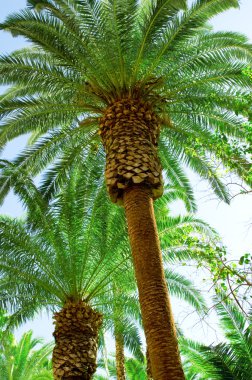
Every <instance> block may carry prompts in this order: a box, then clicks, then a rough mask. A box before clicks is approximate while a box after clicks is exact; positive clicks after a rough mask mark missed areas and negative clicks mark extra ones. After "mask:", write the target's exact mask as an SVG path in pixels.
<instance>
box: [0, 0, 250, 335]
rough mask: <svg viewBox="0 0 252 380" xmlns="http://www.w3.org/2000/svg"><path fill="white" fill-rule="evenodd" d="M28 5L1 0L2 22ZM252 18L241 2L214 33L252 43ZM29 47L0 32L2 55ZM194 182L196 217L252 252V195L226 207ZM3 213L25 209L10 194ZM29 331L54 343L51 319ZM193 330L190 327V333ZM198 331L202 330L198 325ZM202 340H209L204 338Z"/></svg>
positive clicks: (16, 147)
mask: <svg viewBox="0 0 252 380" xmlns="http://www.w3.org/2000/svg"><path fill="white" fill-rule="evenodd" d="M25 4H26V1H25V0H8V1H7V0H0V22H1V21H3V20H4V19H5V17H6V15H8V14H10V13H11V12H13V11H17V10H19V9H22V8H23V7H24V6H25ZM251 15H252V0H243V1H241V2H240V10H237V9H236V10H229V11H227V12H225V13H223V14H221V15H219V16H218V17H216V18H215V19H213V21H212V25H213V26H214V29H215V30H232V31H237V32H241V33H243V34H246V35H247V36H248V37H249V39H250V41H251V42H252V27H251ZM26 45H27V42H26V41H25V40H24V39H22V38H19V37H18V38H13V37H12V36H11V35H10V34H9V33H6V32H2V31H0V53H1V54H2V53H8V52H10V51H12V50H16V49H20V48H22V47H24V46H26ZM0 90H1V88H0ZM25 143H26V138H23V137H22V138H18V139H16V140H15V141H14V142H13V143H11V144H9V145H8V146H7V148H6V149H5V150H4V152H3V154H2V157H1V158H5V159H11V158H13V157H14V156H15V155H16V154H17V152H18V151H20V150H21V149H22V148H23V147H24V146H25ZM191 181H192V183H193V188H194V191H195V195H196V199H197V203H198V213H197V216H198V217H200V218H202V219H203V220H205V221H206V222H208V223H209V224H210V225H211V226H213V227H214V228H216V230H217V231H218V232H219V234H220V236H221V237H222V239H223V242H224V244H225V245H226V246H227V247H228V249H229V252H230V255H232V257H239V256H241V255H242V254H244V253H245V252H251V247H252V195H250V196H249V195H238V196H236V197H235V198H234V199H233V200H232V202H231V205H226V204H224V203H223V202H219V201H217V200H216V199H215V198H214V197H213V194H212V193H211V192H210V191H209V190H208V187H207V186H206V184H205V183H204V182H202V181H200V180H199V179H198V178H197V177H196V176H194V175H191ZM233 191H234V193H236V192H238V191H239V190H238V187H237V191H236V188H235V186H233ZM0 212H1V213H2V214H8V215H11V216H19V215H21V214H22V206H21V204H20V203H18V202H17V199H15V197H14V196H13V194H10V196H8V198H7V200H6V202H5V203H4V205H3V206H2V207H1V208H0ZM173 212H174V213H176V210H175V209H174V210H173ZM193 275H195V274H192V276H193ZM176 302H177V301H176V300H175V303H174V305H173V307H174V310H175V316H176V317H177V319H178V320H180V321H181V320H182V319H184V317H185V315H186V311H185V312H183V311H182V309H181V308H180V305H179V304H176ZM187 319H188V318H187ZM186 323H188V321H187V322H186ZM195 323H196V322H195ZM48 326H49V327H48ZM29 328H32V329H34V330H35V333H36V335H39V336H43V337H44V338H45V339H46V340H51V336H52V325H51V324H50V316H49V317H47V316H45V315H43V316H42V317H41V318H38V319H36V321H35V322H31V323H29V324H26V325H25V326H24V327H22V328H21V329H19V330H18V332H17V335H18V336H20V334H21V333H23V332H24V331H26V330H27V329H29ZM190 329H191V328H190V327H189V326H188V331H189V330H190ZM197 329H199V325H198V327H197ZM200 329H201V330H202V329H203V330H204V334H205V337H206V336H207V335H209V334H210V335H211V339H214V335H213V331H214V330H213V328H212V326H208V327H204V328H202V326H201V327H200ZM194 334H196V335H197V332H194ZM202 334H203V333H202V332H201V337H203V335H202ZM202 339H207V338H204V337H203V338H202Z"/></svg>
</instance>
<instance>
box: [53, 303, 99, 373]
mask: <svg viewBox="0 0 252 380" xmlns="http://www.w3.org/2000/svg"><path fill="white" fill-rule="evenodd" d="M54 319H55V331H54V334H53V335H54V337H55V347H54V350H53V358H52V363H53V375H54V379H56V380H90V379H91V378H92V376H93V374H94V373H95V371H96V367H97V365H96V356H97V347H98V332H99V328H100V326H101V323H102V316H101V314H100V313H98V312H96V311H94V310H93V309H92V308H91V307H90V306H89V305H87V304H86V303H85V302H83V301H79V302H71V301H69V302H67V303H66V304H65V306H64V307H63V309H62V310H61V311H60V312H58V313H55V315H54Z"/></svg>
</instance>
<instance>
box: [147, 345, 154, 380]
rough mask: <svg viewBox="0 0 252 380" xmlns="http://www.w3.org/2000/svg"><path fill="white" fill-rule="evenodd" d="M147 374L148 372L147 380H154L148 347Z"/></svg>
mask: <svg viewBox="0 0 252 380" xmlns="http://www.w3.org/2000/svg"><path fill="white" fill-rule="evenodd" d="M146 372H147V379H148V380H153V377H152V371H151V362H150V355H149V350H148V347H147V350H146Z"/></svg>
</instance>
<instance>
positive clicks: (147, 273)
mask: <svg viewBox="0 0 252 380" xmlns="http://www.w3.org/2000/svg"><path fill="white" fill-rule="evenodd" d="M124 206H125V212H126V218H127V223H128V231H129V238H130V243H131V249H132V255H133V261H134V268H135V275H136V280H137V285H138V291H139V300H140V306H141V312H142V318H143V325H144V332H145V336H146V340H147V345H148V350H149V355H150V362H151V370H152V376H153V378H154V380H168V379H169V380H182V379H184V374H183V370H182V366H181V361H180V355H179V351H178V343H177V338H176V330H175V325H174V321H173V317H172V310H171V305H170V299H169V295H168V289H167V285H166V281H165V277H164V270H163V265H162V256H161V250H160V246H159V238H158V233H157V228H156V222H155V216H154V210H153V201H152V198H151V196H150V191H149V189H148V188H145V187H139V186H137V187H132V188H130V189H128V190H127V191H125V194H124Z"/></svg>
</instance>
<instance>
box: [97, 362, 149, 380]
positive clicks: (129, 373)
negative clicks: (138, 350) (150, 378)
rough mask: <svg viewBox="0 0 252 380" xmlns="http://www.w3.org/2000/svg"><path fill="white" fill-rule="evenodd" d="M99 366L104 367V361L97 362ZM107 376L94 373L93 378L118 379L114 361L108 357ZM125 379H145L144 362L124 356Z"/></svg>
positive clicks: (101, 379)
mask: <svg viewBox="0 0 252 380" xmlns="http://www.w3.org/2000/svg"><path fill="white" fill-rule="evenodd" d="M99 368H101V369H104V363H103V362H102V361H100V362H99ZM109 372H110V376H109V377H104V376H102V375H95V377H94V379H95V380H108V379H110V380H112V379H118V377H117V371H116V361H115V360H113V359H109ZM125 376H126V377H125V379H126V380H147V377H146V364H145V362H142V361H139V360H137V359H136V358H126V359H125Z"/></svg>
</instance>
